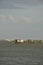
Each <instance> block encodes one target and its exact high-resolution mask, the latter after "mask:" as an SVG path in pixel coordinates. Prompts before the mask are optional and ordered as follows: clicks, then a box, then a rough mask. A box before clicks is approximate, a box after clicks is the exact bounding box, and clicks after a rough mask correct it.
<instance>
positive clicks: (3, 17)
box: [0, 15, 43, 23]
mask: <svg viewBox="0 0 43 65" xmlns="http://www.w3.org/2000/svg"><path fill="white" fill-rule="evenodd" d="M7 20H8V21H9V22H13V23H15V22H16V23H18V22H22V23H23V22H24V23H25V22H26V23H36V22H41V21H43V19H42V18H32V17H16V16H13V15H0V21H2V22H3V21H7Z"/></svg>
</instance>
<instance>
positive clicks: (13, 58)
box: [0, 43, 43, 65]
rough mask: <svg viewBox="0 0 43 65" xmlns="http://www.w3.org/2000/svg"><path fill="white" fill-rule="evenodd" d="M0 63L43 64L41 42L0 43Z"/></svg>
mask: <svg viewBox="0 0 43 65" xmlns="http://www.w3.org/2000/svg"><path fill="white" fill-rule="evenodd" d="M0 65H43V43H33V44H32V43H31V44H14V43H0Z"/></svg>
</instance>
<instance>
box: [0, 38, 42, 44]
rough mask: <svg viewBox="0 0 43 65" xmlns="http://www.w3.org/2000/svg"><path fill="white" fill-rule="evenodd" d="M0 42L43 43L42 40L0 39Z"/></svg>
mask: <svg viewBox="0 0 43 65" xmlns="http://www.w3.org/2000/svg"><path fill="white" fill-rule="evenodd" d="M0 43H43V40H31V39H30V40H10V41H8V40H0Z"/></svg>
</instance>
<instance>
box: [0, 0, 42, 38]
mask: <svg viewBox="0 0 43 65" xmlns="http://www.w3.org/2000/svg"><path fill="white" fill-rule="evenodd" d="M7 38H10V39H12V38H14V39H16V38H23V39H43V0H0V39H7Z"/></svg>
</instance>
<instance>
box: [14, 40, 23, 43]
mask: <svg viewBox="0 0 43 65" xmlns="http://www.w3.org/2000/svg"><path fill="white" fill-rule="evenodd" d="M23 42H24V40H22V39H16V40H15V43H23Z"/></svg>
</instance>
